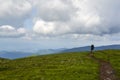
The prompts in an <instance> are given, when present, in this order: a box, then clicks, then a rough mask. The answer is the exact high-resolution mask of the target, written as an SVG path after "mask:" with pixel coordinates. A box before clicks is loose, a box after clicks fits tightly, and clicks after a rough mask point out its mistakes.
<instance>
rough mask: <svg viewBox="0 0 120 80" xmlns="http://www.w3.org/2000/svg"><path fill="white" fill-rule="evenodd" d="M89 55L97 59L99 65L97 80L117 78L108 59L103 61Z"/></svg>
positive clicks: (113, 79)
mask: <svg viewBox="0 0 120 80" xmlns="http://www.w3.org/2000/svg"><path fill="white" fill-rule="evenodd" d="M90 57H91V58H92V59H93V60H95V61H97V62H98V63H99V65H100V67H99V72H100V74H99V78H100V79H99V80H118V79H117V78H116V76H115V71H114V69H113V68H112V65H111V64H110V62H108V61H104V60H102V59H99V58H96V57H95V56H94V55H90Z"/></svg>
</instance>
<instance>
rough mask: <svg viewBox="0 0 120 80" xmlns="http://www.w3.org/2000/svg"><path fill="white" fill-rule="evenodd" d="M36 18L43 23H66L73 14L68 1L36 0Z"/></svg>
mask: <svg viewBox="0 0 120 80" xmlns="http://www.w3.org/2000/svg"><path fill="white" fill-rule="evenodd" d="M35 7H36V9H37V16H36V17H35V18H38V19H42V20H44V21H68V20H70V18H71V16H72V15H74V14H75V13H74V12H75V10H76V9H75V8H74V7H73V5H72V2H71V1H70V0H52V1H49V0H37V1H36V5H35Z"/></svg>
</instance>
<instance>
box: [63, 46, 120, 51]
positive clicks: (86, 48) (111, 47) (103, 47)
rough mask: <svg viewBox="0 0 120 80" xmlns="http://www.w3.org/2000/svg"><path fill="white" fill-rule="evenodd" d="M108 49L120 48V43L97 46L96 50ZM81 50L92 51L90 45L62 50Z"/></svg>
mask: <svg viewBox="0 0 120 80" xmlns="http://www.w3.org/2000/svg"><path fill="white" fill-rule="evenodd" d="M107 49H120V45H107V46H99V47H95V50H107ZM81 51H90V46H85V47H76V48H72V49H66V50H63V51H62V52H81Z"/></svg>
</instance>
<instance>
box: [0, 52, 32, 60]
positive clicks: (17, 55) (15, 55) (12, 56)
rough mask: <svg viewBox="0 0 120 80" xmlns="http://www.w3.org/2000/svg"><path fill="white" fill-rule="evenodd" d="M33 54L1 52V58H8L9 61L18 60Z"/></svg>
mask: <svg viewBox="0 0 120 80" xmlns="http://www.w3.org/2000/svg"><path fill="white" fill-rule="evenodd" d="M31 55H32V53H27V52H18V51H11V52H10V51H1V52H0V57H1V58H8V59H16V58H22V57H27V56H31Z"/></svg>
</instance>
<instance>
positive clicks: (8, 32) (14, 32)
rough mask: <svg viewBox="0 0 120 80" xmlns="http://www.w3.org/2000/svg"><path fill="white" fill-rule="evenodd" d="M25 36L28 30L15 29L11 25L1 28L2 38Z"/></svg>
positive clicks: (0, 35) (0, 34)
mask: <svg viewBox="0 0 120 80" xmlns="http://www.w3.org/2000/svg"><path fill="white" fill-rule="evenodd" d="M25 34H26V30H25V29H24V28H18V29H15V28H14V27H12V26H9V25H4V26H0V37H1V38H19V37H23V36H25Z"/></svg>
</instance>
